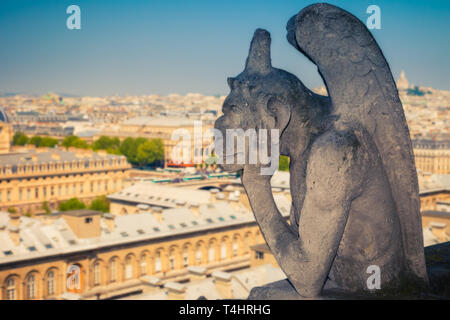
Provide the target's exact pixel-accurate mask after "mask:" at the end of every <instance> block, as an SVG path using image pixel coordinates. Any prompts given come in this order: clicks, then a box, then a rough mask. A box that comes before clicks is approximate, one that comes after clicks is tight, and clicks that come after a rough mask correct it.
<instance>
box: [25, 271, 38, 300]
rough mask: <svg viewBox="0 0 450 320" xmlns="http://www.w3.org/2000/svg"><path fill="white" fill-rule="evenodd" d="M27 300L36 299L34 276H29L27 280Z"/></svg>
mask: <svg viewBox="0 0 450 320" xmlns="http://www.w3.org/2000/svg"><path fill="white" fill-rule="evenodd" d="M27 298H28V299H34V298H36V281H35V279H34V275H30V276H28V279H27Z"/></svg>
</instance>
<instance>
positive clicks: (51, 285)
mask: <svg viewBox="0 0 450 320" xmlns="http://www.w3.org/2000/svg"><path fill="white" fill-rule="evenodd" d="M47 294H48V295H49V296H52V295H54V294H55V272H54V271H52V270H51V271H49V272H48V273H47Z"/></svg>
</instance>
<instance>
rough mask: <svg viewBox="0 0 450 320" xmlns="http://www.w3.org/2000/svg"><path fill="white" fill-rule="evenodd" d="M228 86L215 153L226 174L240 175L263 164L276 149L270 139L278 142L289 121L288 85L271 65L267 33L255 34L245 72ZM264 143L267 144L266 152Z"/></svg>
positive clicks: (218, 123)
mask: <svg viewBox="0 0 450 320" xmlns="http://www.w3.org/2000/svg"><path fill="white" fill-rule="evenodd" d="M228 85H229V87H230V90H231V91H230V94H229V95H228V96H227V98H226V99H225V101H224V103H223V106H222V111H223V116H221V117H220V118H218V119H217V120H216V123H215V128H216V129H218V130H219V131H220V133H221V134H219V135H217V134H216V135H215V151H216V155H217V156H218V157H219V159H220V160H221V161H220V162H219V163H221V164H222V167H223V168H224V170H226V171H237V170H240V169H243V168H244V166H245V165H247V164H257V163H263V162H264V161H260V160H261V159H262V158H261V156H268V154H269V153H270V147H271V146H272V145H273V144H271V141H273V140H271V139H272V136H271V135H273V134H277V135H278V137H277V138H278V139H279V138H280V135H281V133H282V131H283V130H284V129H285V128H286V126H287V124H288V122H289V119H290V110H291V108H290V107H289V106H287V105H286V104H287V103H286V101H287V99H286V95H287V90H286V89H285V88H286V81H285V80H284V78H283V75H282V71H281V70H278V69H275V68H272V66H271V64H270V35H269V33H268V32H267V31H265V30H261V29H258V30H256V32H255V34H254V36H253V40H252V43H251V46H250V52H249V56H248V58H247V62H246V66H245V69H244V71H243V72H242V73H241V74H240V75H238V76H237V77H235V78H228ZM262 129H266V130H262ZM273 129H277V130H278V131H274V130H273ZM261 139H262V140H263V142H265V143H267V144H266V149H264V150H262V149H261V141H262V140H261ZM277 141H278V140H277ZM277 147H278V146H277Z"/></svg>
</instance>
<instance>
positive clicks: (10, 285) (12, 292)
mask: <svg viewBox="0 0 450 320" xmlns="http://www.w3.org/2000/svg"><path fill="white" fill-rule="evenodd" d="M6 299H8V300H16V281H15V280H14V278H10V279H9V280H8V282H7V283H6Z"/></svg>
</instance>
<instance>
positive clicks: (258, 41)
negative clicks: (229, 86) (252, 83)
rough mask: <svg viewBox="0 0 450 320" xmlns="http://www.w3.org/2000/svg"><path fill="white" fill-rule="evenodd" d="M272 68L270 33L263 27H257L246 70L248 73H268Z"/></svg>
mask: <svg viewBox="0 0 450 320" xmlns="http://www.w3.org/2000/svg"><path fill="white" fill-rule="evenodd" d="M271 69H272V64H271V62H270V33H269V32H267V31H266V30H263V29H257V30H256V31H255V34H254V35H253V39H252V43H251V45H250V51H249V53H248V58H247V62H246V63H245V70H244V72H245V73H247V74H256V75H266V74H268V73H269V72H270V71H271Z"/></svg>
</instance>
